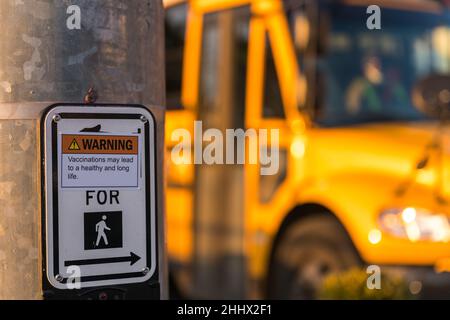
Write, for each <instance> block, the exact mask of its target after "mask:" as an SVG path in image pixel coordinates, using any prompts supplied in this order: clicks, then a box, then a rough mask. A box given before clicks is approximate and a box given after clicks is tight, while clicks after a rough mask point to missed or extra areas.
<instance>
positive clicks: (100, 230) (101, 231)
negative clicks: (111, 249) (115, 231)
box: [95, 216, 111, 247]
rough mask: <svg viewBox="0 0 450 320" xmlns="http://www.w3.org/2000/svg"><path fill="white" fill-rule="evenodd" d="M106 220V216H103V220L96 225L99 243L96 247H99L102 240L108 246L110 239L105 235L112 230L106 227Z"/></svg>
mask: <svg viewBox="0 0 450 320" xmlns="http://www.w3.org/2000/svg"><path fill="white" fill-rule="evenodd" d="M106 219H107V217H106V216H102V220H101V221H100V222H99V223H97V224H96V225H95V231H96V232H97V242H96V243H95V246H96V247H98V245H99V244H100V240H102V239H103V242H104V243H105V245H108V237H107V236H106V234H105V230H108V231H111V229H110V228H108V226H107V225H106Z"/></svg>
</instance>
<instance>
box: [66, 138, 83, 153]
mask: <svg viewBox="0 0 450 320" xmlns="http://www.w3.org/2000/svg"><path fill="white" fill-rule="evenodd" d="M80 149H81V148H80V146H79V145H78V142H77V140H75V139H73V141H72V143H71V144H70V146H69V150H70V151H78V150H80Z"/></svg>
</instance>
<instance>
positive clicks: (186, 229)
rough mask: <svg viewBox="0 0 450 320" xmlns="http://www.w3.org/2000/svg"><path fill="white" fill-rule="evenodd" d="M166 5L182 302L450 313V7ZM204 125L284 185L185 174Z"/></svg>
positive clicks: (220, 169) (208, 1) (172, 240)
mask: <svg viewBox="0 0 450 320" xmlns="http://www.w3.org/2000/svg"><path fill="white" fill-rule="evenodd" d="M164 5H165V7H166V77H167V105H168V108H169V111H168V115H167V128H166V145H167V162H168V168H167V169H168V192H167V215H168V221H167V222H168V225H167V228H168V246H169V258H170V277H171V279H170V280H171V289H172V297H173V298H180V297H184V298H202V299H210V298H216V299H225V298H233V299H243V298H274V299H426V298H438V299H449V298H450V274H449V271H450V242H449V241H450V208H449V202H448V201H449V200H450V135H449V133H450V132H449V129H450V128H449V126H448V114H449V112H448V111H450V109H449V103H450V80H449V79H450V78H449V73H450V3H449V1H446V0H445V1H437V0H377V1H365V0H335V1H332V0H309V1H308V0H284V1H282V0H190V1H183V0H165V1H164ZM371 5H377V6H378V7H377V8H379V11H377V8H375V9H373V7H371V8H372V9H371V10H368V8H369V7H370V6H371ZM374 23H375V25H376V24H378V26H379V27H380V28H375V29H374V28H372V26H374ZM195 120H199V121H202V122H203V127H204V130H206V129H207V128H216V129H219V130H221V131H222V132H225V130H226V129H244V130H247V129H249V128H254V129H256V130H260V129H269V130H270V129H278V130H280V131H279V132H280V141H279V148H280V154H279V161H280V170H279V171H278V173H277V174H276V175H271V176H262V175H261V174H260V170H259V169H260V168H259V165H252V164H242V165H194V164H189V163H188V162H186V164H175V163H174V162H172V161H171V152H172V150H173V148H174V147H175V146H176V145H177V144H179V141H178V140H173V139H172V134H173V132H174V130H176V129H179V128H184V129H186V130H188V131H189V132H190V133H191V138H192V139H194V121H195ZM267 143H268V145H270V144H271V143H272V142H271V141H269V142H267ZM204 145H205V146H206V145H207V143H204ZM192 152H194V151H192ZM186 156H189V155H188V154H186ZM247 156H248V155H247ZM368 266H375V267H371V268H369V269H368Z"/></svg>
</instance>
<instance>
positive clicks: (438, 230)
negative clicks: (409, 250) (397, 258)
mask: <svg viewBox="0 0 450 320" xmlns="http://www.w3.org/2000/svg"><path fill="white" fill-rule="evenodd" d="M379 223H380V226H381V229H382V230H383V231H384V232H386V233H389V234H391V235H393V236H395V237H399V238H406V239H409V240H410V241H413V242H415V241H419V240H428V241H433V242H447V241H449V240H450V219H449V217H448V216H447V215H445V214H441V213H433V212H430V211H427V210H424V209H418V208H413V207H408V208H400V209H388V210H384V211H383V212H382V213H381V215H380V218H379Z"/></svg>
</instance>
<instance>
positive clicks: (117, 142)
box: [62, 135, 138, 154]
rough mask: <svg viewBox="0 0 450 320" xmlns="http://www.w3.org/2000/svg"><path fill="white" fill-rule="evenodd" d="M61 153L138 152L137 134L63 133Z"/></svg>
mask: <svg viewBox="0 0 450 320" xmlns="http://www.w3.org/2000/svg"><path fill="white" fill-rule="evenodd" d="M62 145H63V153H73V154H138V137H137V136H98V135H90V136H87V135H86V136H80V135H63V139H62Z"/></svg>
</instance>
